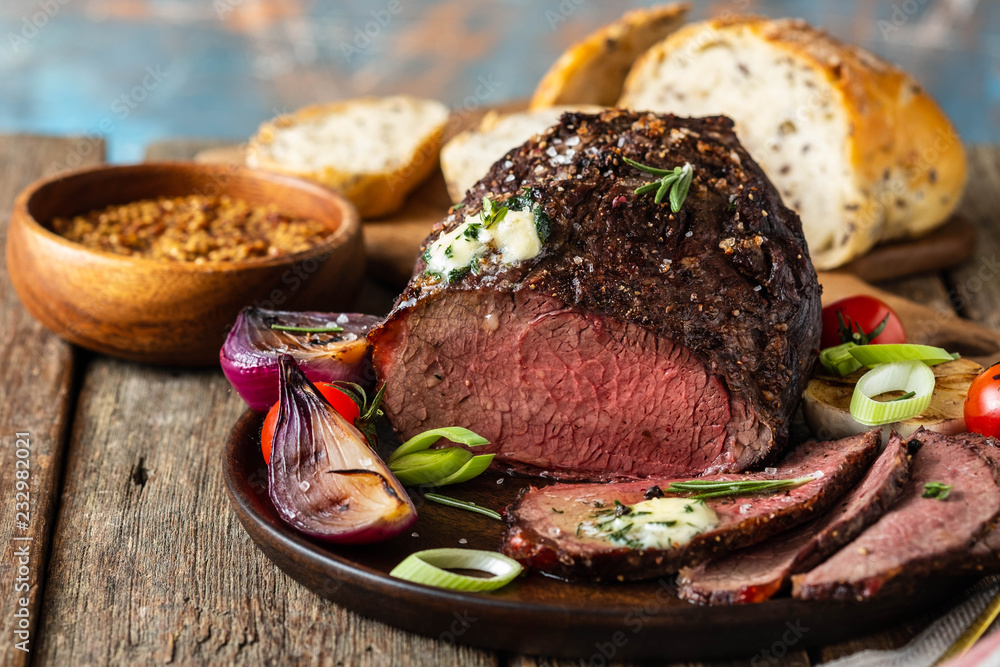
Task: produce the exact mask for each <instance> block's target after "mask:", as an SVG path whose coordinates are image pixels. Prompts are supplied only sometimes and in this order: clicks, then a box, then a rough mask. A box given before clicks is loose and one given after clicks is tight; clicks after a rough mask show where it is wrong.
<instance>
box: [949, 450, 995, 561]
mask: <svg viewBox="0 0 1000 667" xmlns="http://www.w3.org/2000/svg"><path fill="white" fill-rule="evenodd" d="M956 437H960V438H963V439H966V440H968V441H969V442H971V443H973V444H974V445H976V446H977V447H979V451H981V452H982V453H983V454H985V455H986V458H988V459H989V460H990V461H992V462H993V466H994V467H995V468H997V469H998V470H1000V447H998V446H997V441H996V440H994V439H993V438H987V437H984V436H981V435H979V434H978V433H964V434H962V435H961V436H956ZM954 569H955V570H957V571H964V572H997V571H1000V528H993V529H992V530H990V531H989V532H988V533H986V534H985V535H983V536H982V537H981V538H979V539H978V540H977V541H976V543H975V544H974V545H972V548H971V549H969V553H968V554H961V555H960V556H959V557H958V558H957V559H956V561H955V563H954Z"/></svg>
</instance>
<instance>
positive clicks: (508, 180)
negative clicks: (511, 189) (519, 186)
mask: <svg viewBox="0 0 1000 667" xmlns="http://www.w3.org/2000/svg"><path fill="white" fill-rule="evenodd" d="M514 178H515V177H514V174H507V178H505V179H504V180H505V181H507V182H508V183H510V182H511V181H513V180H514Z"/></svg>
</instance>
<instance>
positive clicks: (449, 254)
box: [444, 246, 455, 257]
mask: <svg viewBox="0 0 1000 667" xmlns="http://www.w3.org/2000/svg"><path fill="white" fill-rule="evenodd" d="M454 255H455V251H454V250H452V246H448V247H447V248H445V249H444V256H445V257H454Z"/></svg>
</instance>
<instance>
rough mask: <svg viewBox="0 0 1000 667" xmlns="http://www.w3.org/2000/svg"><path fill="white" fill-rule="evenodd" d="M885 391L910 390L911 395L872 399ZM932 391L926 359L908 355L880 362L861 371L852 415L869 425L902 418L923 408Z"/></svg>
mask: <svg viewBox="0 0 1000 667" xmlns="http://www.w3.org/2000/svg"><path fill="white" fill-rule="evenodd" d="M887 391H905V392H911V391H912V392H913V394H914V396H913V398H907V399H904V400H899V401H886V402H881V401H876V400H873V398H872V397H873V396H878V395H880V394H884V393H885V392H887ZM933 393H934V371H932V370H931V369H930V368H929V367H928V366H927V365H926V364H925V363H923V362H921V361H916V360H913V359H910V360H908V361H896V362H893V363H888V364H880V365H879V366H876V367H875V368H873V369H872V370H870V371H868V372H867V373H865V374H864V375H862V376H861V379H860V380H858V384H857V385H856V386H855V387H854V395H853V396H852V397H851V416H852V417H854V419H856V420H857V421H859V422H861V423H862V424H866V425H868V426H879V425H881V424H891V423H893V422H898V421H902V420H904V419H909V418H911V417H916V416H917V415H919V414H921V413H922V412H923V411H924V410H926V409H927V406H928V405H930V403H931V396H932V395H933Z"/></svg>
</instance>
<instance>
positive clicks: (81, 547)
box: [36, 155, 497, 666]
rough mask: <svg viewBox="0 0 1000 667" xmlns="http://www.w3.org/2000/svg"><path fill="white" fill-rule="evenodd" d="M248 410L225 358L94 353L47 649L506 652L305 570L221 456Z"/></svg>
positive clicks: (425, 655)
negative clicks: (275, 557) (276, 554)
mask: <svg viewBox="0 0 1000 667" xmlns="http://www.w3.org/2000/svg"><path fill="white" fill-rule="evenodd" d="M151 157H162V156H160V155H151ZM373 294H374V296H376V297H377V296H379V293H378V292H377V291H375V292H374V293H373ZM243 409H244V406H243V404H242V401H241V400H240V399H239V397H238V396H236V395H235V394H234V393H232V391H231V390H230V388H229V385H228V383H227V382H226V380H225V379H224V378H223V376H222V373H221V371H218V370H202V371H195V370H166V369H157V368H151V367H146V366H139V365H134V364H128V363H123V362H120V361H115V360H112V359H109V358H106V357H99V356H97V357H93V358H92V359H91V360H90V363H89V364H88V367H87V369H86V377H85V380H84V383H83V386H82V389H81V393H80V398H79V404H78V409H77V411H76V417H75V420H74V427H73V433H72V438H71V442H70V447H69V451H68V453H67V467H66V474H65V483H64V496H63V504H62V507H61V511H60V514H59V518H58V522H57V524H56V528H55V535H54V547H53V558H52V560H51V563H50V567H49V572H50V574H49V582H50V583H49V585H48V587H47V590H46V596H45V604H44V610H43V618H44V621H43V623H42V626H41V627H40V629H39V638H40V641H41V645H40V646H39V647H38V653H37V656H36V658H37V659H38V660H39V661H40V662H42V663H45V664H81V663H92V664H132V663H164V662H175V663H178V664H207V663H229V662H239V663H245V664H292V663H295V664H343V665H355V664H370V665H382V664H404V665H405V664H427V665H437V664H461V665H473V666H478V665H495V664H497V658H496V657H495V656H494V655H492V654H489V653H486V652H482V651H477V650H475V649H470V648H468V647H461V646H454V645H451V644H448V643H445V642H442V641H436V640H433V639H428V638H424V637H418V636H415V635H409V634H406V633H403V632H400V631H397V630H393V629H391V628H388V627H387V626H385V625H382V624H379V623H375V622H372V621H366V620H364V619H361V618H360V617H358V616H356V615H355V614H352V613H350V612H348V611H346V610H344V609H341V608H339V607H337V606H336V605H334V604H332V603H328V602H326V601H324V600H322V599H320V598H319V597H317V596H315V595H313V594H312V593H311V592H309V591H308V590H306V589H304V588H302V587H301V586H299V585H297V584H296V583H295V582H294V581H292V580H291V579H289V578H288V577H286V576H285V575H283V574H282V573H281V572H280V571H278V570H277V569H276V568H275V567H274V566H273V565H272V564H271V563H270V562H269V561H268V560H267V559H266V558H265V557H264V556H263V555H262V554H261V553H260V552H259V551H258V550H257V549H256V547H255V546H254V545H253V544H252V543H251V542H250V539H249V538H248V537H247V535H246V533H245V531H244V530H243V529H242V528H241V527H240V525H239V524H238V522H237V520H236V518H235V517H234V516H233V514H232V512H231V511H230V510H229V507H228V503H227V501H226V499H225V492H224V490H223V484H222V477H221V466H220V460H219V457H220V455H221V447H222V443H223V442H224V441H225V438H226V435H227V433H228V432H229V429H230V428H231V427H232V424H233V423H234V422H235V421H236V418H237V417H238V416H239V414H240V413H241V412H242V411H243Z"/></svg>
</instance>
